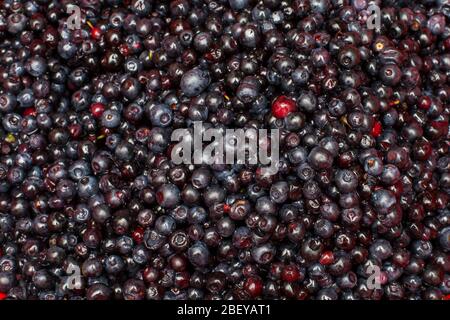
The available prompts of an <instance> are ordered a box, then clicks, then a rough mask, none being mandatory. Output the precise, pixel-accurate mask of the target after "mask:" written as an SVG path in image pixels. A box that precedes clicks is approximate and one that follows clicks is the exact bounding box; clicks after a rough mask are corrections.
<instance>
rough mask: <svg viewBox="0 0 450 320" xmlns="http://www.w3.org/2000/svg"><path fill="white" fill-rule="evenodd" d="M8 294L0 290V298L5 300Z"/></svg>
mask: <svg viewBox="0 0 450 320" xmlns="http://www.w3.org/2000/svg"><path fill="white" fill-rule="evenodd" d="M7 296H8V295H7V294H6V293H4V292H0V300H5V299H6V297H7Z"/></svg>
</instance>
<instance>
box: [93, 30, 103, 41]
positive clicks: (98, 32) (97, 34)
mask: <svg viewBox="0 0 450 320" xmlns="http://www.w3.org/2000/svg"><path fill="white" fill-rule="evenodd" d="M101 36H102V31H101V30H100V29H99V28H97V27H93V28H92V29H91V37H92V38H93V39H95V40H98V39H100V37H101Z"/></svg>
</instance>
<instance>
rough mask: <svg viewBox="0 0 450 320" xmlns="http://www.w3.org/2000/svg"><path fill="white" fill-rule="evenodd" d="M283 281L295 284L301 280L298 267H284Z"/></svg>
mask: <svg viewBox="0 0 450 320" xmlns="http://www.w3.org/2000/svg"><path fill="white" fill-rule="evenodd" d="M281 279H283V281H286V282H295V281H298V280H300V272H299V271H298V268H297V266H295V265H288V266H286V267H284V268H283V271H282V272H281Z"/></svg>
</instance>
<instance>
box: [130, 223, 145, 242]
mask: <svg viewBox="0 0 450 320" xmlns="http://www.w3.org/2000/svg"><path fill="white" fill-rule="evenodd" d="M131 236H132V237H133V240H134V241H136V243H137V244H139V243H141V242H142V240H143V239H144V229H143V228H142V227H137V228H136V229H134V231H133V232H132V234H131Z"/></svg>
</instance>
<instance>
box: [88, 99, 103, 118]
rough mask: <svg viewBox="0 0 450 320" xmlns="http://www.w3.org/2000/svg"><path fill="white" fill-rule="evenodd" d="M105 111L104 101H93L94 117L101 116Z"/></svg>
mask: <svg viewBox="0 0 450 320" xmlns="http://www.w3.org/2000/svg"><path fill="white" fill-rule="evenodd" d="M104 111H105V105H104V104H103V103H99V102H96V103H93V104H91V114H92V115H93V116H94V118H100V117H101V116H102V114H103V112H104Z"/></svg>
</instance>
